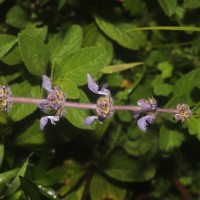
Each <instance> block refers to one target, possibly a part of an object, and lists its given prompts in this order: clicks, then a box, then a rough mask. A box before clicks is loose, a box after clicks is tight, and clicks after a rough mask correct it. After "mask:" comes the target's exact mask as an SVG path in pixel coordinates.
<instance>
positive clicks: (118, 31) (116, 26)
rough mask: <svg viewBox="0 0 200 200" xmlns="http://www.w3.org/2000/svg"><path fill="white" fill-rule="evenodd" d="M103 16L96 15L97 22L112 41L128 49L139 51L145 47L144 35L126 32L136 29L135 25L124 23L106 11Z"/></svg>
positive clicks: (120, 18)
mask: <svg viewBox="0 0 200 200" xmlns="http://www.w3.org/2000/svg"><path fill="white" fill-rule="evenodd" d="M102 16H103V17H102ZM102 16H101V15H95V21H96V23H97V25H98V26H99V28H100V29H101V30H102V31H103V32H104V33H105V34H106V35H108V36H109V37H110V38H111V39H113V40H114V41H116V42H117V43H119V44H120V45H122V46H123V47H125V48H128V49H133V50H137V49H139V48H140V47H142V46H144V44H145V42H146V36H145V34H144V33H142V32H140V31H135V32H132V33H128V32H126V31H127V30H129V29H132V28H133V27H134V26H133V23H126V22H124V20H122V17H121V16H118V15H116V14H115V13H112V12H111V11H109V12H107V11H104V13H103V15H102Z"/></svg>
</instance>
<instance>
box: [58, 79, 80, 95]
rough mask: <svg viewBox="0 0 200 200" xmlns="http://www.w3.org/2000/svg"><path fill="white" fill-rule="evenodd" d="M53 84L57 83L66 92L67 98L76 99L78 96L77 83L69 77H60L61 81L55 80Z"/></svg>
mask: <svg viewBox="0 0 200 200" xmlns="http://www.w3.org/2000/svg"><path fill="white" fill-rule="evenodd" d="M55 85H59V86H60V87H61V89H62V91H63V92H65V93H66V95H67V98H68V99H78V98H79V96H80V92H79V89H78V87H77V85H76V84H75V83H74V82H73V81H72V80H70V79H65V78H64V79H62V81H56V82H55Z"/></svg>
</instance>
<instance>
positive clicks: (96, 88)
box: [87, 74, 99, 94]
mask: <svg viewBox="0 0 200 200" xmlns="http://www.w3.org/2000/svg"><path fill="white" fill-rule="evenodd" d="M87 82H88V88H89V89H90V90H91V91H92V92H94V93H96V94H98V91H99V86H98V85H97V83H95V82H94V80H93V79H92V77H91V75H90V74H87Z"/></svg>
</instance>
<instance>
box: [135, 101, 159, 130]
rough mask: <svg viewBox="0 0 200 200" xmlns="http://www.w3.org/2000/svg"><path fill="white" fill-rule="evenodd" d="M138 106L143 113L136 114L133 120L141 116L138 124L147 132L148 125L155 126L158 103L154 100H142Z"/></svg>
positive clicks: (138, 102)
mask: <svg viewBox="0 0 200 200" xmlns="http://www.w3.org/2000/svg"><path fill="white" fill-rule="evenodd" d="M137 104H138V106H140V108H141V112H140V113H134V115H133V118H135V119H137V118H139V117H140V116H141V117H140V118H139V119H138V121H137V124H138V126H139V127H140V129H141V130H142V131H144V132H146V130H147V125H148V123H150V124H153V123H154V121H155V119H156V110H157V108H158V107H157V101H156V100H155V99H154V98H149V99H147V100H146V99H140V100H138V101H137ZM144 113H145V114H146V115H144Z"/></svg>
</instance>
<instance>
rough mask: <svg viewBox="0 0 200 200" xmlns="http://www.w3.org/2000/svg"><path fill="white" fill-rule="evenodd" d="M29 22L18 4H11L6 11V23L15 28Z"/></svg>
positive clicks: (22, 26)
mask: <svg viewBox="0 0 200 200" xmlns="http://www.w3.org/2000/svg"><path fill="white" fill-rule="evenodd" d="M28 22H29V17H28V15H27V13H26V12H25V10H24V9H23V8H22V7H21V6H19V5H16V6H13V7H12V8H11V9H10V10H9V11H8V13H7V16H6V23H7V24H9V25H11V26H13V27H15V28H19V29H20V28H24V27H25V26H26V24H27V23H28Z"/></svg>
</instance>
